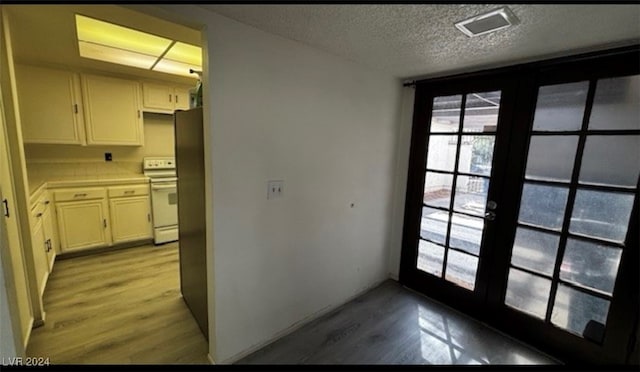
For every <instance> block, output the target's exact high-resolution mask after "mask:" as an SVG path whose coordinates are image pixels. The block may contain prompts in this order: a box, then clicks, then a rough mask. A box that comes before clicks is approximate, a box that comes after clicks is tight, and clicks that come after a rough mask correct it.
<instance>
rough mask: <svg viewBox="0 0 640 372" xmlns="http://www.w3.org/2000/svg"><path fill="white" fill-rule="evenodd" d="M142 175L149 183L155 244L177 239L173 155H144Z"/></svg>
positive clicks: (176, 198) (176, 206) (176, 195)
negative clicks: (147, 178)
mask: <svg viewBox="0 0 640 372" xmlns="http://www.w3.org/2000/svg"><path fill="white" fill-rule="evenodd" d="M142 169H143V172H144V175H145V176H147V177H149V180H150V183H151V213H152V215H153V241H154V243H155V244H161V243H167V242H172V241H176V240H178V188H177V182H178V177H177V176H176V160H175V158H174V157H146V158H144V159H143V167H142Z"/></svg>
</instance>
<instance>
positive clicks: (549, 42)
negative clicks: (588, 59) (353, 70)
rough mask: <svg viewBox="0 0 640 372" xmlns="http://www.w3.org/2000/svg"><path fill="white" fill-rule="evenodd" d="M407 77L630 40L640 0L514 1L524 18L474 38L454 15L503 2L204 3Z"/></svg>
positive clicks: (639, 27)
mask: <svg viewBox="0 0 640 372" xmlns="http://www.w3.org/2000/svg"><path fill="white" fill-rule="evenodd" d="M201 6H202V7H204V8H206V9H208V10H211V11H214V12H216V13H219V14H222V15H224V16H226V17H229V18H232V19H235V20H237V21H240V22H242V23H245V24H248V25H252V26H254V27H256V28H258V29H261V30H264V31H266V32H269V33H272V34H276V35H280V36H282V37H285V38H288V39H292V40H296V41H299V42H301V43H304V44H308V45H310V46H313V47H315V48H318V49H322V50H325V51H327V52H330V53H332V54H335V55H338V56H342V57H344V58H347V59H349V60H352V61H355V62H358V63H362V64H366V65H369V66H371V67H374V68H377V69H380V70H384V71H387V72H389V73H391V74H393V75H394V76H397V77H401V78H409V77H418V76H433V75H442V74H444V73H447V72H455V71H464V70H473V69H475V68H480V67H489V66H499V65H505V64H509V63H513V62H524V61H530V60H535V59H539V58H541V57H549V56H560V55H567V54H571V53H574V52H578V51H580V52H582V51H589V50H597V49H602V48H604V47H607V46H618V45H628V44H632V43H637V42H638V40H639V39H640V5H526V4H520V5H509V8H511V10H513V12H514V13H515V14H516V16H517V17H518V18H519V19H520V24H518V25H516V26H515V27H512V28H509V29H506V30H501V31H497V32H495V33H492V34H487V35H483V36H478V37H475V38H469V37H467V36H465V35H464V34H462V33H461V32H460V31H458V30H457V29H456V28H455V27H454V23H456V22H458V21H461V20H463V19H466V18H469V17H471V16H474V15H477V14H479V13H482V12H484V11H488V10H491V9H495V8H497V7H500V6H499V5H480V4H478V5H454V4H449V5H214V4H209V5H201Z"/></svg>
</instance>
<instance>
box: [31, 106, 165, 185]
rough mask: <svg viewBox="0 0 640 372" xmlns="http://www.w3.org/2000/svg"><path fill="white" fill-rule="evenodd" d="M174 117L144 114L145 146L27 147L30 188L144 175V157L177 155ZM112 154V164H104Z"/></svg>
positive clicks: (34, 145) (36, 145)
mask: <svg viewBox="0 0 640 372" xmlns="http://www.w3.org/2000/svg"><path fill="white" fill-rule="evenodd" d="M173 136H174V134H173V116H172V115H167V114H152V113H145V114H144V146H79V145H42V144H27V145H25V155H26V159H27V170H28V175H29V183H30V186H31V187H32V188H33V187H36V186H38V183H40V182H42V181H45V180H51V179H61V178H67V177H105V176H106V177H110V176H114V175H130V174H141V173H142V158H143V157H145V156H173V155H174V139H173V138H174V137H173ZM105 152H110V153H111V154H112V156H113V161H111V162H105V161H104V153H105Z"/></svg>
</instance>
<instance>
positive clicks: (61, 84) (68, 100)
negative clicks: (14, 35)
mask: <svg viewBox="0 0 640 372" xmlns="http://www.w3.org/2000/svg"><path fill="white" fill-rule="evenodd" d="M16 80H17V89H18V99H19V102H20V120H21V122H22V135H23V138H24V142H25V143H57V144H84V141H85V135H84V120H83V116H82V101H81V90H80V81H79V78H78V75H77V74H74V73H71V72H68V71H63V70H53V69H48V68H41V67H34V66H27V65H16Z"/></svg>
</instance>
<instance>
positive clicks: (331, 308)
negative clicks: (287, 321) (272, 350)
mask: <svg viewBox="0 0 640 372" xmlns="http://www.w3.org/2000/svg"><path fill="white" fill-rule="evenodd" d="M387 280H389V278H384V279H381V280H378V281H376V282H374V283H373V284H370V285H368V286H366V287H364V288H363V289H361V290H359V291H358V292H356V293H355V294H353V295H351V296H349V297H347V299H345V300H344V301H342V302H340V303H338V304H332V305H329V306H326V307H324V308H322V309H320V310H318V311H316V312H315V313H313V314H311V315H308V316H306V317H304V318H302V319H301V320H299V321H297V322H295V323H293V324H292V325H290V326H289V327H287V328H285V329H283V330H282V331H280V332H277V333H276V334H275V335H274V336H273V337H271V338H269V339H268V340H266V341H263V342H259V343H257V344H255V345H253V346H251V347H249V348H247V349H246V350H244V351H241V352H239V353H237V354H236V355H234V356H232V357H230V358H227V359H225V360H224V361H222V363H221V364H233V363H236V362H237V361H239V360H240V359H242V358H244V357H246V356H248V355H250V354H252V353H254V352H256V351H258V350H260V349H262V348H263V347H266V346H269V345H270V344H272V343H274V342H276V341H278V340H279V339H281V338H283V337H285V336H287V335H289V334H291V333H293V332H295V331H297V330H298V329H300V328H302V327H303V326H305V325H307V324H309V323H311V322H313V321H314V320H316V319H318V318H320V317H322V316H324V315H326V314H329V313H330V312H332V311H334V310H336V309H337V308H339V307H340V306H343V305H345V304H346V303H348V302H350V301H352V300H354V299H356V298H357V297H359V296H361V295H363V294H365V293H366V292H368V291H370V290H372V289H373V288H375V287H377V286H379V285H380V284H382V283H384V282H385V281H387Z"/></svg>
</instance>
